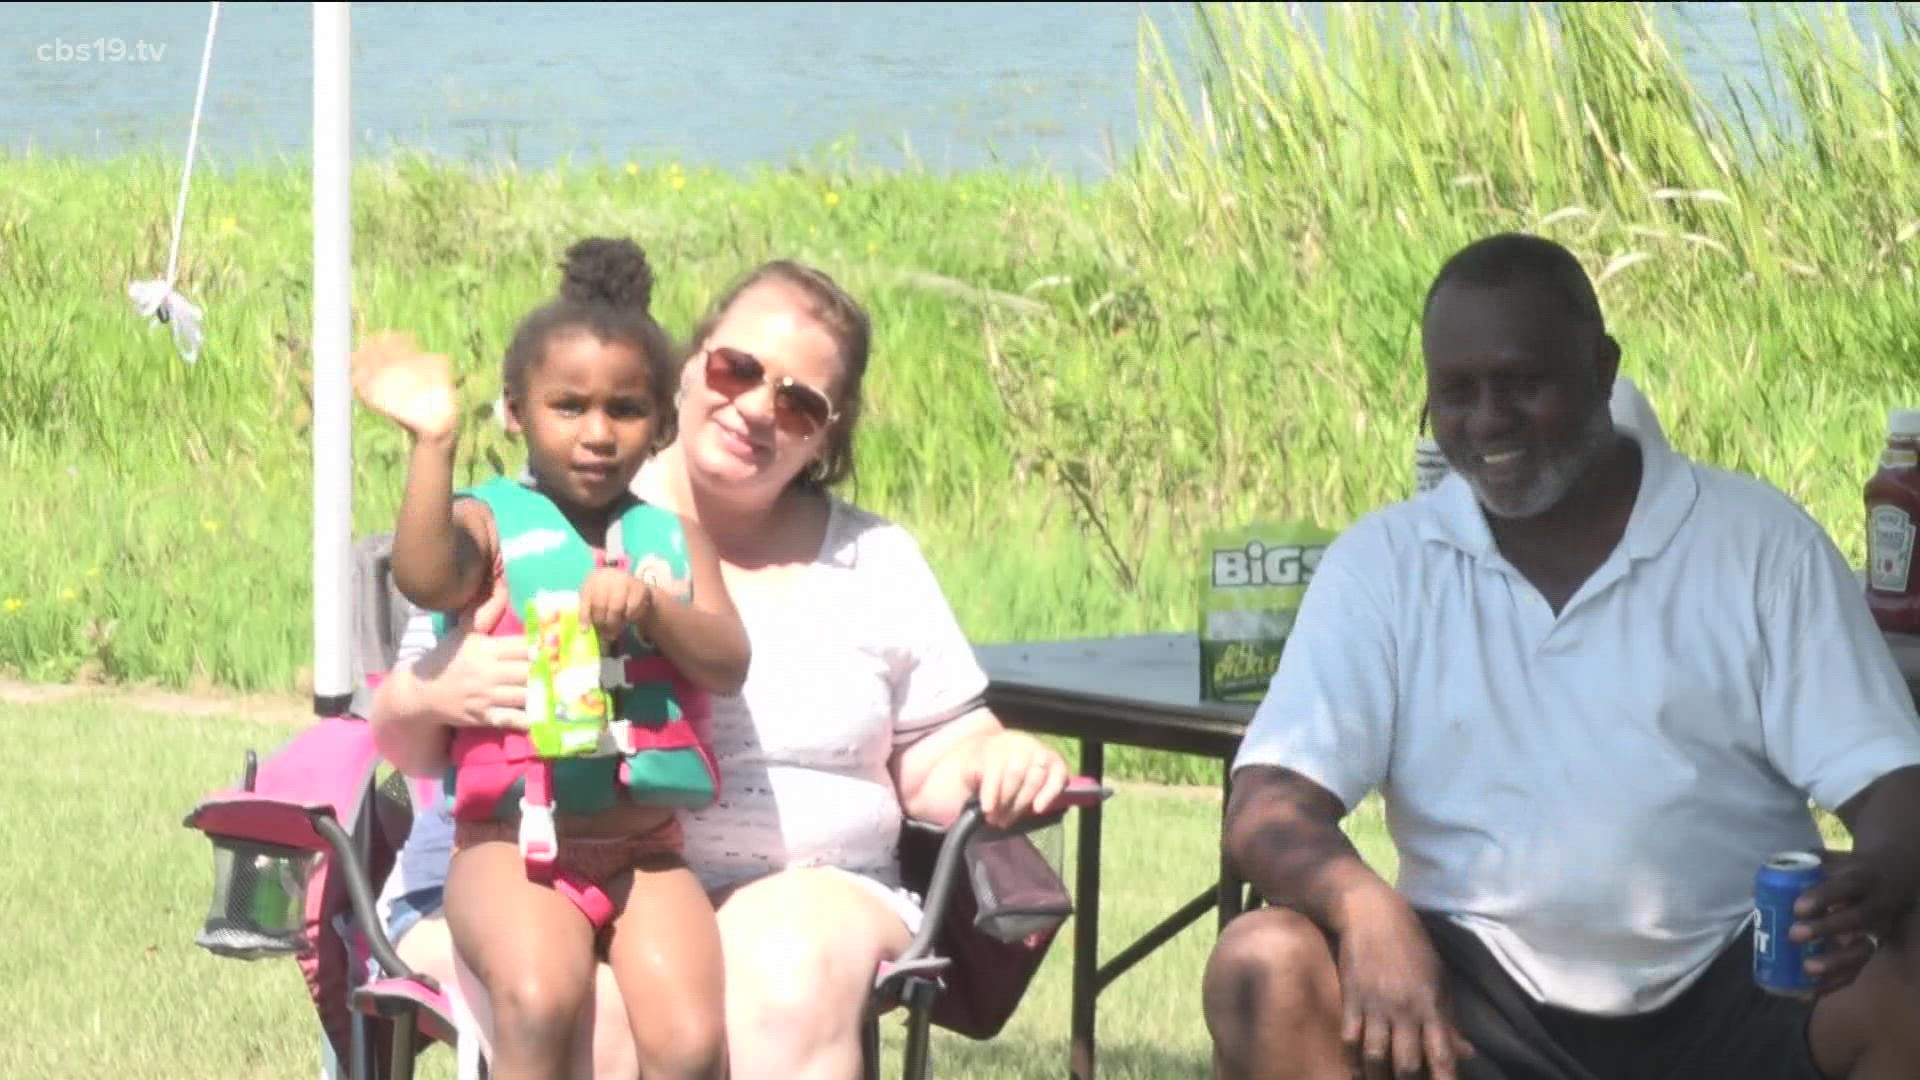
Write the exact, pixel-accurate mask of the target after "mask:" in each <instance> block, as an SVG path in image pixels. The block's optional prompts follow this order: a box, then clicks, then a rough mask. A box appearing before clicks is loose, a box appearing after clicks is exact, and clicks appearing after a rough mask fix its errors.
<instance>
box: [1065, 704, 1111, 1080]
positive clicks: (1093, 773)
mask: <svg viewBox="0 0 1920 1080" xmlns="http://www.w3.org/2000/svg"><path fill="white" fill-rule="evenodd" d="M1105 757H1106V747H1105V746H1104V745H1103V744H1102V743H1100V742H1099V741H1097V740H1094V739H1082V740H1080V774H1081V775H1082V776H1087V777H1091V778H1092V779H1094V780H1099V779H1101V778H1102V775H1103V772H1104V770H1105V767H1106V762H1105V760H1104V759H1105ZM1074 863H1075V865H1074V876H1075V885H1074V895H1075V896H1076V897H1078V902H1077V903H1075V905H1074V908H1075V911H1074V929H1073V1047H1072V1052H1071V1054H1070V1056H1069V1060H1068V1068H1069V1071H1070V1073H1071V1075H1072V1076H1073V1080H1093V1072H1094V1065H1093V1031H1094V1005H1095V1002H1096V1000H1097V998H1098V995H1099V993H1100V987H1099V982H1098V979H1099V973H1100V807H1099V805H1098V804H1097V803H1096V804H1095V805H1093V806H1089V807H1086V808H1085V809H1082V810H1081V811H1080V854H1079V857H1078V858H1077V859H1075V860H1074Z"/></svg>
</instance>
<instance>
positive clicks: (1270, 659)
mask: <svg viewBox="0 0 1920 1080" xmlns="http://www.w3.org/2000/svg"><path fill="white" fill-rule="evenodd" d="M1337 535H1338V534H1337V533H1335V532H1333V531H1331V530H1328V529H1324V528H1321V527H1320V526H1318V525H1315V524H1313V523H1311V522H1300V521H1293V522H1257V523H1255V524H1252V525H1246V526H1242V527H1239V528H1233V529H1218V530H1215V531H1213V532H1210V533H1208V534H1207V535H1206V537H1205V546H1206V557H1207V567H1206V571H1205V573H1204V574H1203V575H1202V577H1201V581H1200V632H1199V636H1200V700H1202V701H1237V702H1245V701H1252V702H1257V701H1259V700H1260V699H1261V698H1263V697H1265V696H1266V692H1267V685H1268V684H1269V683H1270V682H1272V681H1273V673H1274V670H1275V669H1276V668H1278V667H1279V666H1280V654H1281V651H1282V650H1283V649H1285V647H1286V643H1287V636H1288V635H1289V634H1291V633H1292V632H1293V620H1294V617H1295V616H1296V615H1297V614H1298V613H1299V611H1300V601H1301V600H1302V599H1304V598H1305V597H1306V595H1307V586H1308V585H1309V584H1310V583H1311V582H1312V581H1313V572H1314V569H1315V568H1316V567H1318V566H1319V565H1320V559H1321V556H1323V555H1324V554H1326V550H1327V545H1329V544H1331V543H1333V540H1334V538H1335V537H1336V536H1337Z"/></svg>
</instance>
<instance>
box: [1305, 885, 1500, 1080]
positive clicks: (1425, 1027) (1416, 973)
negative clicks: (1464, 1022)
mask: <svg viewBox="0 0 1920 1080" xmlns="http://www.w3.org/2000/svg"><path fill="white" fill-rule="evenodd" d="M1366 904H1367V906H1366V908H1365V909H1364V910H1363V911H1361V912H1359V913H1356V915H1355V916H1354V917H1353V918H1352V919H1351V920H1349V921H1348V922H1347V925H1345V926H1344V927H1343V928H1342V930H1341V933H1340V935H1339V941H1340V948H1339V956H1338V957H1337V958H1336V961H1337V963H1338V965H1339V969H1340V994H1341V998H1342V999H1343V1001H1344V1004H1345V1009H1346V1015H1345V1017H1344V1018H1343V1021H1342V1023H1341V1027H1340V1041H1341V1042H1342V1043H1343V1044H1344V1045H1345V1047H1346V1051H1347V1066H1348V1068H1350V1069H1352V1070H1354V1075H1355V1076H1362V1077H1365V1078H1366V1080H1389V1078H1396V1080H1399V1078H1405V1080H1411V1078H1415V1077H1430V1078H1431V1080H1455V1078H1456V1077H1458V1076H1459V1072H1458V1068H1457V1063H1458V1062H1459V1061H1461V1060H1462V1059H1465V1058H1469V1057H1472V1056H1473V1047H1472V1046H1471V1045H1470V1044H1469V1043H1468V1042H1467V1040H1466V1039H1465V1038H1463V1037H1462V1036H1461V1035H1460V1033H1459V1031H1458V1030H1456V1029H1455V1028H1454V1026H1453V1023H1452V1020H1451V1018H1450V1017H1449V1016H1448V1014H1447V1005H1446V998H1445V993H1444V991H1443V990H1442V982H1441V967H1440V958H1439V956H1438V955H1437V954H1435V952H1434V951H1433V943H1432V942H1431V941H1430V940H1428V938H1427V931H1426V928H1425V927H1423V926H1421V925H1420V920H1419V918H1418V916H1416V915H1414V914H1413V912H1412V910H1411V909H1410V908H1408V907H1407V906H1406V905H1405V904H1404V903H1402V902H1400V901H1399V900H1398V899H1397V898H1395V899H1392V900H1390V901H1373V900H1371V899H1370V900H1369V901H1367V902H1366Z"/></svg>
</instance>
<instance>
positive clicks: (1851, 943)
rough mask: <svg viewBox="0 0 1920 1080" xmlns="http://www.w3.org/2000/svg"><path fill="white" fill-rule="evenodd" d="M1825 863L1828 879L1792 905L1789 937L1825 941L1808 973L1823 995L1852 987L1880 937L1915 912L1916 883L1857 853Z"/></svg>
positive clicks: (1828, 857)
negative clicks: (1792, 916)
mask: <svg viewBox="0 0 1920 1080" xmlns="http://www.w3.org/2000/svg"><path fill="white" fill-rule="evenodd" d="M1822 859H1823V861H1824V862H1825V864H1826V880H1825V881H1823V882H1822V883H1821V884H1819V885H1817V886H1815V887H1814V888H1811V889H1808V890H1807V893H1806V895H1805V896H1802V897H1801V898H1800V900H1799V902H1798V903H1796V904H1795V905H1794V908H1793V914H1794V917H1795V921H1794V924H1793V926H1792V927H1791V928H1790V929H1789V930H1788V931H1787V938H1788V940H1790V941H1794V942H1798V943H1801V944H1805V943H1806V942H1809V941H1818V942H1820V943H1821V947H1822V951H1821V953H1820V954H1819V955H1818V956H1814V957H1812V958H1810V959H1808V960H1807V973H1808V974H1809V975H1812V976H1813V977H1814V979H1815V980H1816V981H1817V990H1816V992H1817V993H1819V994H1822V995H1824V994H1831V993H1833V992H1834V991H1836V990H1840V989H1843V988H1844V987H1846V986H1848V985H1850V984H1851V983H1852V982H1853V980H1854V979H1855V978H1857V977H1858V976H1859V974H1860V970H1861V969H1862V968H1864V967H1866V966H1867V961H1868V960H1871V959H1873V954H1874V952H1875V950H1876V949H1877V948H1878V941H1879V939H1881V938H1885V937H1889V936H1891V935H1892V934H1893V933H1894V931H1895V930H1896V929H1897V928H1898V927H1899V925H1900V923H1901V920H1902V919H1904V918H1905V916H1906V914H1907V913H1908V912H1909V911H1911V910H1912V909H1913V906H1914V902H1915V887H1916V883H1915V882H1914V881H1912V880H1909V879H1906V878H1903V877H1902V876H1901V875H1899V874H1897V873H1894V872H1890V870H1889V869H1888V867H1886V866H1885V865H1883V863H1882V862H1881V861H1880V860H1878V859H1875V858H1873V857H1871V856H1868V855H1862V854H1859V853H1857V852H1851V851H1828V852H1824V853H1822Z"/></svg>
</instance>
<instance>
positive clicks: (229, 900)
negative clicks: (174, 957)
mask: <svg viewBox="0 0 1920 1080" xmlns="http://www.w3.org/2000/svg"><path fill="white" fill-rule="evenodd" d="M379 766H380V758H379V752H378V750H377V749H376V748H375V747H374V743H373V737H372V734H371V732H370V731H369V730H368V728H367V725H366V723H365V722H364V721H363V720H361V719H360V718H359V717H355V716H340V717H330V718H325V719H322V720H320V721H319V722H317V723H316V724H314V725H313V726H312V727H309V728H307V729H306V730H304V731H302V732H300V733H299V734H298V735H296V736H294V737H293V738H292V739H291V740H289V741H288V742H286V743H284V744H283V745H281V746H280V747H279V748H278V749H277V750H275V751H274V752H273V753H272V754H270V755H269V756H268V757H267V758H266V760H265V761H264V762H261V761H259V760H258V758H257V757H256V755H255V754H254V753H253V752H252V751H249V752H248V754H247V767H246V772H245V775H244V776H243V778H242V780H241V782H240V783H239V785H238V786H237V787H235V788H232V789H229V790H224V791H217V792H214V793H212V794H210V795H208V796H207V797H206V798H204V799H202V800H201V801H200V802H199V804H198V805H196V806H195V807H194V808H193V810H192V812H190V813H189V814H188V815H187V818H186V825H187V827H188V828H192V829H196V830H198V831H200V832H201V833H203V834H205V835H206V837H207V838H208V840H210V841H211V842H212V846H213V861H214V889H213V898H212V903H211V905H210V907H209V909H208V912H207V917H206V920H205V923H204V924H203V926H202V928H201V931H200V933H199V935H198V936H197V938H196V942H197V943H198V944H199V945H201V946H202V947H204V948H206V949H207V950H209V951H210V952H213V953H215V954H216V955H220V956H224V957H230V958H235V959H242V960H261V959H269V958H281V957H288V956H291V957H293V958H294V959H295V960H296V961H297V962H298V963H299V966H300V969H301V972H302V974H303V975H304V976H305V979H306V984H307V990H308V994H309V996H310V997H311V998H312V1000H313V1006H314V1009H315V1011H316V1013H317V1014H318V1017H319V1020H320V1026H321V1031H322V1035H323V1056H324V1059H325V1061H324V1064H323V1069H322V1072H323V1074H324V1075H325V1076H327V1077H328V1078H329V1080H348V1078H351V1080H405V1078H407V1077H410V1076H411V1075H412V1071H413V1063H414V1057H415V1055H416V1054H417V1053H418V1052H419V1051H420V1050H422V1049H424V1048H425V1047H426V1046H429V1045H431V1044H432V1043H433V1042H435V1041H439V1042H445V1043H447V1044H449V1045H457V1043H458V1031H457V1025H456V1024H455V1022H454V1011H453V1008H452V1006H451V1004H450V1003H449V1002H448V1000H447V998H446V995H445V994H444V993H443V992H442V990H441V988H440V987H439V986H437V985H435V984H434V982H433V980H431V979H429V978H427V977H426V976H423V975H419V974H416V973H414V972H413V971H412V970H411V969H409V968H408V967H407V965H406V964H405V963H404V962H402V961H401V960H400V958H399V957H398V956H397V955H395V953H394V950H393V944H392V942H390V941H388V940H387V936H386V934H385V932H384V929H383V928H382V927H381V925H380V920H379V917H378V915H377V913H376V910H375V902H374V896H375V895H376V894H377V892H378V890H379V886H380V883H381V882H383V881H384V880H385V877H386V875H387V874H388V873H389V872H390V871H391V870H392V868H393V863H394V859H395V857H396V855H397V853H398V851H399V848H400V845H401V844H402V843H404V842H405V840H406V836H407V831H408V828H409V826H410V824H411V821H412V807H413V805H414V804H415V803H416V802H417V801H422V800H423V798H425V797H431V785H425V786H424V787H416V786H414V785H411V784H408V783H407V782H406V780H405V778H404V777H401V776H398V775H392V776H389V777H388V778H387V779H386V780H385V781H384V782H382V781H380V779H379ZM370 959H371V960H373V961H375V962H377V963H378V965H379V968H380V969H381V970H382V971H383V972H386V973H388V974H387V977H385V978H382V979H377V980H376V979H375V978H374V977H373V975H372V973H371V972H370V970H369V965H368V961H369V960H370Z"/></svg>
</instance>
